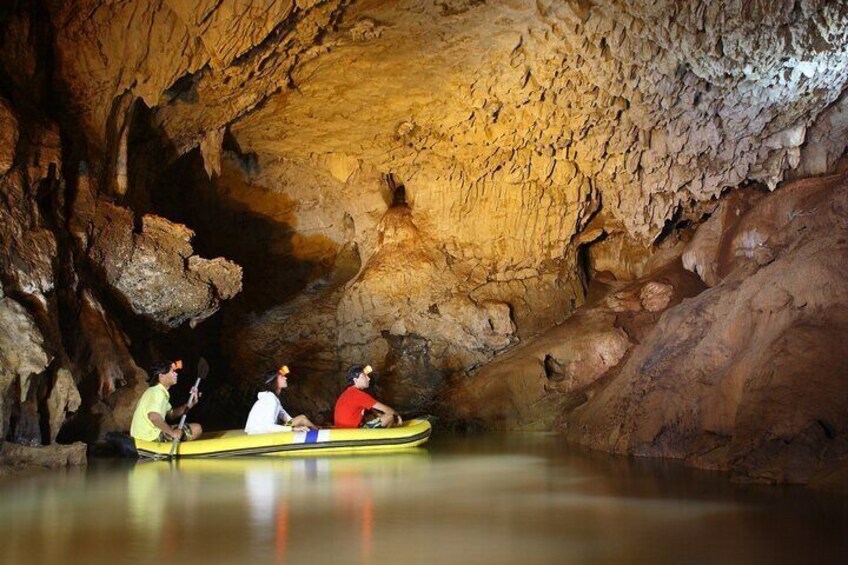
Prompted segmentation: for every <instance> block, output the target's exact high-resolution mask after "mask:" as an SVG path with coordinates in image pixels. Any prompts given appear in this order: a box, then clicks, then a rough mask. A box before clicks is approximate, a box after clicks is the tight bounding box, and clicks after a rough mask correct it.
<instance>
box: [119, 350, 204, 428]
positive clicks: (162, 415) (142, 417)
mask: <svg viewBox="0 0 848 565" xmlns="http://www.w3.org/2000/svg"><path fill="white" fill-rule="evenodd" d="M182 366H183V364H182V361H175V362H171V361H160V362H158V363H155V364H154V365H153V366H152V367H151V368H150V376H149V377H148V383H149V384H150V388H148V389H147V390H146V391H144V394H142V395H141V398H140V399H139V401H138V406H136V408H135V413H133V419H132V425H131V426H130V435H131V436H132V437H134V438H135V439H140V440H144V441H171V440H174V439H182V440H186V441H189V440H193V439H197V438H198V437H200V434H201V433H202V432H203V429H202V428H201V427H200V424H184V425H183V427H182V429H180V428H179V427H178V426H171V425H169V424H168V420H175V419H177V418H179V417H180V416H182V415H183V414H185V413H186V411H187V410H188V409H189V408H191V407H192V406H194V405H195V404H197V400H198V396H200V395H199V394H198V392H197V389H196V388H194V387H192V389H191V392H190V394H189V396H188V402H186V403H185V404H183V405H182V406H178V407H177V408H171V401H170V397H171V395H170V393H169V392H168V389H169V388H171V387H172V386H174V385H175V384H177V378H178V377H177V370H178V369H182Z"/></svg>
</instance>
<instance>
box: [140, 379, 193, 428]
mask: <svg viewBox="0 0 848 565" xmlns="http://www.w3.org/2000/svg"><path fill="white" fill-rule="evenodd" d="M198 396H200V393H199V392H198V391H197V389H196V388H194V387H192V388H191V391H190V392H189V393H188V402H186V403H185V404H183V405H182V406H177V407H176V408H174V409H172V410H171V411H170V412H168V414H167V418H168V419H169V420H176V419H177V418H180V417H181V416H182V415H183V414H185V413H186V412H188V411H189V410H190V409H191V408H193V407H194V405H195V404H197V401H198V398H197V397H198ZM151 414H154V412H151ZM157 416H158V414H157ZM152 421H153V420H152V419H151V422H152Z"/></svg>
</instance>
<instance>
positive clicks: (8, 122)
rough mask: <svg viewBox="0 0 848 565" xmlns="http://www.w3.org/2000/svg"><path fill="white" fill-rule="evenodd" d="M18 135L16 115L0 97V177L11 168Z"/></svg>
mask: <svg viewBox="0 0 848 565" xmlns="http://www.w3.org/2000/svg"><path fill="white" fill-rule="evenodd" d="M19 135H20V132H19V131H18V119H17V117H15V114H14V112H12V108H11V106H10V105H9V103H8V102H7V101H6V100H4V99H3V98H0V177H2V176H3V175H5V174H6V173H7V172H8V171H9V169H11V168H12V163H14V160H15V146H16V145H17V144H18V136H19Z"/></svg>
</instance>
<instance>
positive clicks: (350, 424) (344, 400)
mask: <svg viewBox="0 0 848 565" xmlns="http://www.w3.org/2000/svg"><path fill="white" fill-rule="evenodd" d="M371 373H372V370H371V365H366V366H365V367H363V366H362V365H353V366H352V367H351V368H350V369H348V370H347V382H348V384H349V385H350V386H349V387H347V388H346V389H345V391H344V392H343V393H342V394H341V395H340V396H339V399H338V400H337V401H336V408H335V411H334V413H333V419H334V420H335V424H336V427H337V428H358V427H360V426H362V427H364V428H390V427H392V426H396V425H397V426H399V425H401V424H402V423H403V420H402V419H401V417H400V414H398V413H397V412H395V411H394V409H393V408H392V407H391V406H387V405H385V404H383V403H382V402H377V401H376V400H375V399H374V397H372V396H371V395H370V394H368V393H367V392H365V389H366V388H368V386H369V385H370V384H371V376H370V375H371ZM366 410H376V411H378V412H380V415H379V416H377V417H376V418H374V419H373V420H370V421H368V422H366V423H365V424H363V423H362V419H363V417H364V416H365V411H366Z"/></svg>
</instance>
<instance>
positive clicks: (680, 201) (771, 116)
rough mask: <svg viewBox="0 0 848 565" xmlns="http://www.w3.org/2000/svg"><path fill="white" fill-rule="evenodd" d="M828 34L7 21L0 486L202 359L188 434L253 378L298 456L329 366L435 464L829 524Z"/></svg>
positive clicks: (86, 439)
mask: <svg viewBox="0 0 848 565" xmlns="http://www.w3.org/2000/svg"><path fill="white" fill-rule="evenodd" d="M846 29H848V5H846V4H845V3H844V2H841V1H835V0H834V1H814V0H796V1H792V2H788V1H782V0H762V1H759V2H740V1H737V0H718V1H714V2H708V1H697V2H678V1H671V0H668V1H665V0H664V1H658V2H644V1H638V2H624V1H621V0H591V1H589V0H572V1H562V2H559V1H553V0H536V1H524V0H517V1H509V2H507V1H504V2H496V1H492V0H488V1H487V0H403V1H398V2H394V1H391V2H390V1H385V0H350V1H348V0H318V1H315V0H308V1H298V2H293V1H291V0H238V1H237V0H224V1H213V0H208V1H207V0H204V1H198V2H182V1H179V0H156V1H154V0H132V1H126V2H117V1H103V0H35V1H32V2H29V1H23V0H12V1H10V2H7V3H5V4H4V6H3V7H0V461H2V462H3V465H6V466H8V467H10V468H11V467H15V465H18V466H20V465H22V464H25V465H26V464H28V465H35V466H38V465H40V463H32V462H37V461H42V460H46V461H48V462H49V461H52V462H53V463H55V462H56V461H59V462H60V463H59V464H61V465H64V464H67V463H72V462H76V463H80V462H82V461H84V460H86V457H88V459H96V458H99V457H101V456H102V457H104V458H106V457H107V456H109V455H112V454H114V450H115V445H114V442H113V440H114V438H115V437H118V436H121V435H122V434H127V433H128V432H129V431H130V428H131V425H132V420H133V416H134V411H135V408H136V406H137V405H138V403H139V399H140V398H141V397H142V395H143V394H145V392H146V391H147V389H148V379H149V377H150V375H151V371H150V367H151V366H152V364H154V363H156V362H159V361H163V360H169V361H176V360H181V361H182V363H183V364H184V365H185V367H186V369H185V370H184V371H183V373H181V374H182V375H184V376H186V377H187V378H180V379H179V381H178V382H177V384H175V385H174V387H173V389H172V390H171V398H172V399H177V398H185V397H187V396H188V395H189V390H190V388H191V386H192V383H193V382H194V378H193V375H194V373H195V372H196V371H197V370H198V369H197V367H198V365H199V364H200V363H201V359H203V360H204V362H205V361H208V363H209V365H210V366H211V370H210V372H209V376H208V377H207V378H205V379H203V385H202V386H203V389H202V392H203V398H202V400H201V401H200V402H199V403H198V405H197V408H192V411H191V413H190V419H192V420H193V421H196V422H200V423H201V424H202V425H203V428H204V430H226V429H238V428H243V427H244V425H245V424H244V422H245V417H246V415H247V414H248V412H249V411H250V409H251V405H252V404H253V402H254V401H255V400H256V395H257V391H258V390H261V389H262V386H264V385H263V383H264V382H265V381H267V379H268V375H269V374H271V373H273V371H277V370H279V368H280V367H281V366H283V365H285V366H286V367H287V368H288V369H290V371H291V376H290V377H287V378H288V379H289V380H288V381H287V383H288V384H287V386H288V389H287V391H286V393H285V403H286V410H287V411H288V412H290V413H291V414H308V415H309V417H310V418H311V419H312V421H313V422H314V423H315V424H316V425H317V426H319V427H321V428H323V429H329V428H330V427H332V426H333V423H334V403H335V401H336V399H337V398H338V397H339V395H341V394H342V393H343V391H345V390H346V388H347V387H348V384H349V383H348V381H346V372H347V371H348V367H350V366H352V365H357V364H359V365H363V366H364V365H369V366H371V367H373V370H374V381H373V383H372V384H371V385H370V386H371V389H370V390H371V392H372V393H373V394H374V396H375V397H376V398H379V399H380V400H381V402H383V403H384V404H385V405H386V406H391V407H394V408H395V409H397V411H398V412H399V414H400V415H401V416H403V415H406V417H408V418H412V419H418V418H421V417H424V416H426V417H428V418H430V420H429V421H431V422H432V423H433V430H434V433H439V432H440V431H441V433H444V434H446V437H451V438H454V439H453V440H445V441H448V442H450V441H460V440H457V439H456V438H457V437H469V436H470V435H472V434H477V433H479V434H486V433H504V432H509V433H513V432H515V433H524V434H528V435H527V437H540V434H542V435H544V437H548V436H547V435H546V434H552V435H553V436H554V437H556V438H557V440H555V441H558V442H560V441H561V442H562V444H561V445H563V446H566V447H562V448H561V449H562V450H563V451H562V452H563V453H564V452H568V453H571V451H569V450H582V449H584V448H585V449H589V450H592V451H593V452H597V453H598V454H603V456H604V457H606V456H609V457H610V458H613V460H614V458H616V457H622V456H624V457H628V456H635V457H639V458H645V460H646V461H661V462H674V464H675V465H678V466H679V467H681V468H684V469H697V470H710V471H721V472H723V473H724V474H723V475H722V477H724V479H723V480H727V481H734V482H735V483H766V484H773V485H777V484H780V485H784V484H791V485H805V486H807V487H808V488H807V489H806V490H805V491H804V492H827V493H842V494H838V495H834V496H844V493H846V492H848V361H846V358H845V356H844V352H845V351H848V276H846V275H848V94H847V93H848V34H846ZM269 372H270V373H269ZM278 392H279V391H278ZM173 403H174V405H175V406H176V403H177V402H176V400H174V401H173ZM451 434H455V435H451ZM462 434H466V435H462ZM534 434H535V435H534ZM508 435H509V434H507V436H508ZM507 436H503V437H507ZM498 437H501V436H498ZM504 441H505V442H506V443H507V444H508V443H509V442H508V441H506V440H504ZM557 445H560V444H557ZM557 449H560V448H557ZM557 453H560V452H559V451H558V452H557ZM86 454H87V456H86ZM596 456H598V457H600V456H601V455H597V454H596ZM558 457H559V456H558ZM22 461H23V462H24V463H21V462H22ZM28 461H29V462H30V463H26V462H28ZM651 464H653V463H651ZM622 465H623V464H622ZM622 472H624V471H622ZM642 472H646V471H644V469H643V468H642V467H639V466H638V465H635V466H634V467H627V470H626V473H634V475H633V476H638V475H639V473H642ZM24 474H26V471H25V472H24ZM628 476H629V475H628ZM0 477H2V474H0ZM841 512H842V514H839V516H838V517H837V518H835V520H836V522H835V523H838V524H841V523H843V522H841V521H840V520H844V519H845V518H844V508H843V509H842V511H841ZM362 519H363V520H364V519H365V518H362ZM831 525H832V524H831ZM829 527H830V526H828V528H829ZM825 529H827V528H825ZM828 531H829V530H828ZM363 535H364V534H363ZM369 539H370V538H369ZM369 543H370V542H369ZM843 545H844V542H843ZM825 546H827V547H828V548H829V549H832V550H834V551H837V550H838V548H837V547H836V546H835V545H833V544H825ZM542 561H544V559H542ZM660 561H662V559H660Z"/></svg>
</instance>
